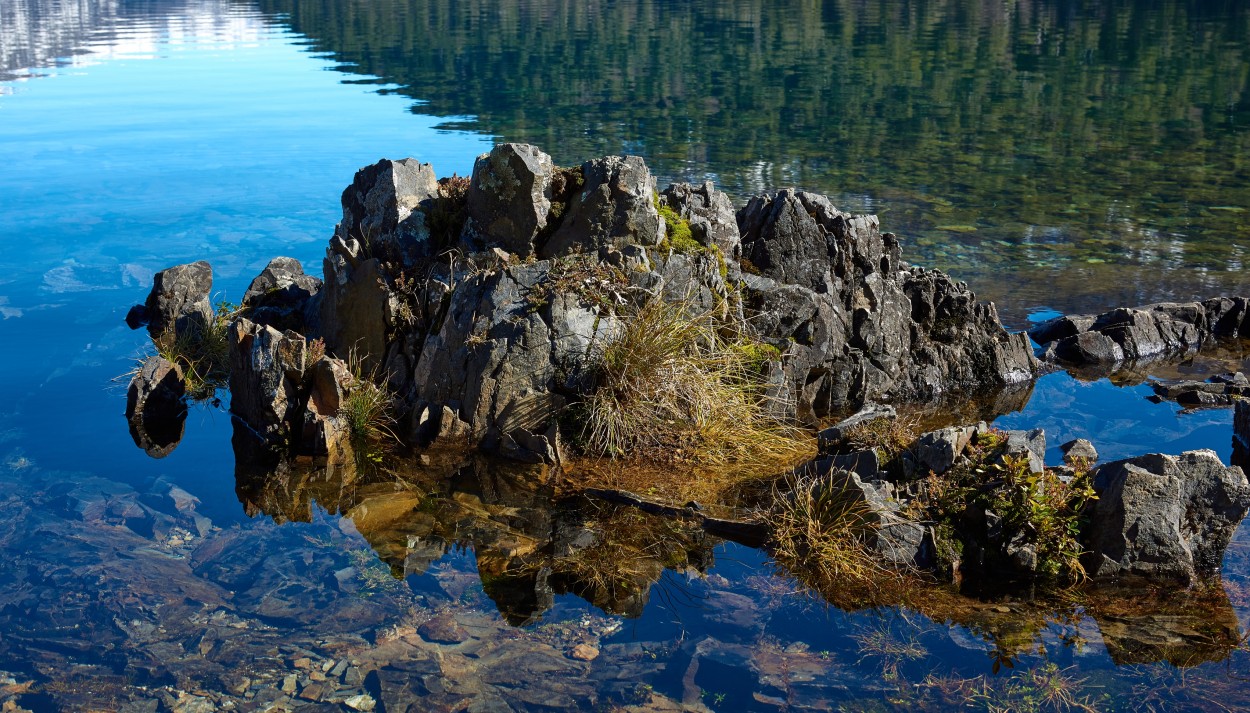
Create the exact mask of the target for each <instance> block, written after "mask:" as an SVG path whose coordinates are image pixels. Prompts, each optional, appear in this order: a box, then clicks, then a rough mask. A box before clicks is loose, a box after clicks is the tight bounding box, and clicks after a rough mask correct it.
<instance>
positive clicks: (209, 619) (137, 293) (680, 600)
mask: <svg viewBox="0 0 1250 713" xmlns="http://www.w3.org/2000/svg"><path fill="white" fill-rule="evenodd" d="M1248 82H1250V8H1247V7H1246V6H1245V5H1244V4H1243V3H1236V2H1213V3H1194V2H1175V1H1168V2H1144V1H1139V2H1128V1H1119V2H1110V3H1104V4H1101V5H1099V6H1097V7H1094V8H1089V7H1084V6H1082V5H1081V4H1079V3H1069V2H1059V1H1058V0H1046V1H1042V2H1036V1H1035V2H1006V3H1004V2H990V1H988V0H987V1H985V2H946V3H926V2H898V1H891V2H883V3H863V2H827V3H810V2H807V3H799V2H785V1H783V2H772V3H765V2H760V1H758V0H755V1H752V0H732V1H730V2H715V3H713V2H705V1H703V0H695V1H694V2H676V1H655V0H652V1H647V0H627V1H624V2H612V3H609V2H580V3H574V2H547V3H542V2H534V1H532V0H521V1H519V2H500V1H496V0H468V1H461V2H452V1H451V0H430V1H429V2H421V1H419V0H372V1H369V2H366V1H365V0H256V1H246V0H168V1H157V0H133V1H132V0H0V196H3V208H2V209H0V246H3V250H2V251H0V370H3V373H4V375H5V376H4V377H3V378H0V484H2V485H3V487H2V488H0V703H3V702H4V701H8V700H14V701H16V702H17V703H18V704H20V705H21V706H22V707H25V708H29V709H33V710H129V711H152V710H158V709H159V710H179V711H187V712H190V711H199V710H213V709H214V707H216V708H218V709H236V710H264V709H266V708H267V707H269V706H271V705H278V706H285V707H287V708H299V709H309V710H315V709H326V710H343V709H344V706H345V705H347V702H348V701H356V702H357V703H358V704H360V705H363V703H360V699H355V698H353V696H361V695H367V696H369V697H370V698H371V699H373V700H375V701H376V702H377V708H376V709H377V710H382V709H385V710H386V711H388V712H389V713H393V712H394V711H404V710H414V711H416V710H444V709H445V710H508V709H512V710H545V709H549V708H565V709H596V708H598V709H603V710H610V709H612V708H614V707H631V708H630V709H631V710H652V711H659V710H670V709H673V708H671V707H666V706H670V704H671V705H678V704H680V705H684V706H685V707H687V708H692V709H711V710H717V711H720V710H726V711H727V710H825V709H830V708H843V709H849V710H894V709H916V708H920V709H931V710H946V709H949V708H950V707H952V706H953V705H956V704H960V703H966V704H968V705H972V706H974V707H979V708H983V709H988V710H1032V709H1037V710H1051V709H1055V710H1063V709H1065V706H1067V707H1071V706H1072V705H1075V702H1080V703H1081V704H1082V705H1089V706H1091V707H1092V708H1095V709H1098V710H1190V709H1194V710H1238V709H1250V689H1248V688H1247V687H1246V686H1245V685H1244V681H1245V680H1246V676H1247V675H1250V655H1248V653H1247V651H1246V649H1245V647H1244V646H1243V645H1242V636H1243V634H1244V632H1245V630H1246V624H1247V618H1248V617H1250V546H1248V545H1250V532H1248V531H1247V527H1246V526H1244V525H1243V527H1242V530H1241V531H1240V532H1239V533H1238V535H1237V537H1236V538H1235V541H1234V543H1233V546H1232V547H1231V548H1230V549H1229V553H1228V556H1227V558H1226V561H1225V577H1224V580H1223V582H1222V583H1218V584H1216V585H1215V586H1213V587H1212V588H1210V589H1209V590H1205V591H1195V592H1185V593H1181V594H1179V595H1176V596H1170V597H1168V596H1161V597H1141V598H1135V599H1131V600H1130V599H1124V598H1117V597H1106V598H1103V599H1099V598H1097V597H1095V598H1092V599H1083V600H1081V601H1080V603H1077V604H1070V605H1066V606H1065V605H1057V604H1056V603H1055V602H1054V601H1053V600H1045V601H1032V600H1031V598H1030V597H1028V596H1022V595H1019V594H1017V595H1014V596H1012V597H1008V598H1000V599H995V600H992V601H977V600H969V599H959V598H954V597H939V596H935V597H934V601H933V602H930V603H926V604H925V605H924V606H917V605H914V604H913V606H910V607H905V606H894V607H882V608H875V609H863V610H856V609H855V608H854V607H848V608H846V609H843V608H839V607H838V606H835V605H834V604H832V603H831V602H839V603H843V604H845V603H844V602H840V600H839V598H838V596H837V593H829V592H826V593H825V594H826V595H827V596H825V597H822V596H820V595H818V594H814V593H811V592H807V591H805V590H804V589H803V587H802V583H801V581H800V580H798V579H795V578H793V577H791V576H789V575H787V574H785V573H780V572H777V571H776V569H775V568H774V567H773V566H772V565H771V564H770V563H769V562H768V558H767V555H766V553H764V552H762V551H759V550H756V549H752V548H749V547H745V546H742V545H738V544H734V543H730V542H722V541H718V540H715V539H713V538H710V537H709V536H706V535H704V534H703V533H702V532H700V531H691V530H690V529H689V528H684V527H682V526H681V525H679V524H674V523H672V522H668V521H663V520H656V519H653V518H649V517H644V516H642V515H639V514H638V513H634V512H632V511H622V510H618V509H614V508H610V507H608V506H606V505H603V504H596V503H591V502H581V501H574V502H563V503H558V504H553V502H552V500H551V494H550V492H549V491H548V490H547V489H546V488H544V487H540V486H537V485H535V484H534V483H533V481H532V479H531V478H528V477H527V474H526V473H525V472H513V471H511V470H509V469H507V468H503V467H499V466H496V465H492V464H475V463H471V464H457V467H451V466H450V465H449V466H447V467H442V466H441V465H440V464H439V463H437V462H435V463H433V464H431V465H429V466H426V467H423V468H416V469H414V470H413V472H411V473H405V474H404V477H403V478H396V477H393V476H381V475H377V474H374V475H361V474H353V473H346V474H345V473H343V472H337V473H334V472H325V471H324V470H320V471H319V470H313V469H303V470H301V469H299V468H296V469H290V470H283V471H282V472H280V473H276V474H270V473H268V472H267V471H261V472H255V471H253V470H251V469H250V468H249V467H248V465H249V464H248V462H247V459H246V458H244V457H242V456H240V457H239V458H238V459H237V461H236V452H235V450H236V449H235V448H233V447H232V443H231V438H232V429H231V423H230V419H229V417H228V415H227V414H226V413H225V412H224V411H222V410H221V409H219V408H213V407H212V406H209V405H204V406H200V407H197V408H193V409H192V411H191V413H190V416H189V419H188V423H187V425H186V434H185V437H184V439H183V441H182V442H181V443H180V444H179V446H178V447H177V449H176V450H175V451H174V452H173V453H172V454H170V455H169V456H168V457H166V458H164V459H159V460H156V459H151V458H149V457H147V456H146V455H145V454H144V453H143V451H141V450H139V449H137V448H135V447H134V445H133V443H132V442H131V439H130V436H129V434H128V432H127V426H126V423H125V419H124V418H123V417H122V411H123V409H124V382H120V383H119V382H118V381H116V377H117V376H118V375H119V374H123V373H125V372H126V371H127V370H128V369H129V368H130V366H131V364H132V363H133V359H134V357H135V355H137V354H139V353H141V351H142V350H143V349H144V345H145V342H146V335H145V334H144V333H143V332H131V331H130V330H128V329H127V328H126V327H125V325H124V324H123V322H122V319H123V317H124V315H125V312H126V310H127V308H128V307H129V306H130V305H131V304H133V303H135V302H139V301H142V299H143V297H144V296H145V295H146V293H147V291H148V289H149V287H150V284H151V276H152V274H153V272H154V271H156V270H159V269H161V268H163V267H166V266H169V265H172V264H176V263H180V262H187V261H191V260H195V259H200V258H203V259H208V260H210V261H211V262H212V264H213V267H214V271H215V275H216V282H215V290H216V291H219V292H220V293H221V295H222V296H223V297H226V298H231V299H235V300H237V299H238V298H239V296H240V295H241V294H242V291H243V289H244V288H245V287H246V285H247V283H248V282H249V281H250V280H251V278H252V277H253V276H255V274H256V273H257V272H259V270H260V269H261V268H262V267H263V266H264V264H265V263H266V262H267V261H268V260H269V258H271V257H273V256H275V255H279V254H282V255H289V256H292V257H295V258H298V259H299V260H301V261H302V262H303V263H304V264H305V265H306V266H307V267H309V269H310V271H313V272H316V270H317V266H318V265H319V264H320V258H321V256H322V254H323V251H324V245H325V242H326V240H327V239H328V237H329V235H330V233H331V231H332V230H333V226H334V224H335V222H336V220H337V219H338V217H339V215H340V210H339V207H338V197H339V193H340V192H341V190H342V189H343V187H344V186H346V185H347V183H348V182H349V181H350V179H351V176H352V173H353V172H354V171H355V169H357V168H358V167H360V166H362V165H365V164H368V163H372V162H373V161H375V160H377V159H378V158H380V157H384V156H385V157H392V158H399V157H404V156H414V157H417V158H420V159H421V160H423V161H427V162H430V163H432V164H434V166H435V168H436V169H437V170H438V171H439V172H440V174H443V175H450V174H451V173H453V172H456V173H459V174H460V175H466V174H467V173H468V172H469V171H470V169H471V167H472V164H473V159H474V157H475V156H476V155H478V154H479V153H482V152H484V151H485V150H487V149H488V148H489V146H490V145H491V144H492V143H493V142H494V141H498V140H509V141H512V140H515V141H528V142H532V143H536V144H539V145H540V146H542V147H543V148H544V149H545V150H547V151H548V152H550V153H551V154H552V155H553V156H554V157H555V159H556V160H557V162H560V163H564V164H569V163H576V162H581V161H582V160H584V159H586V158H590V157H593V156H598V155H603V154H608V153H622V152H628V153H636V154H640V155H642V156H644V157H645V158H646V160H647V162H648V164H649V165H650V166H651V167H652V170H653V171H654V172H655V173H657V174H658V175H660V176H661V179H662V180H674V179H687V180H689V179H703V178H710V179H712V180H715V181H716V182H717V183H718V184H719V185H720V186H721V187H723V188H724V189H725V190H727V191H729V192H730V193H731V194H732V195H733V196H734V197H735V198H736V199H737V200H739V201H741V200H742V198H743V197H745V196H747V195H749V194H751V193H753V192H756V191H762V190H766V189H771V188H774V187H781V186H786V185H799V186H802V187H805V188H808V189H812V190H816V191H819V192H822V193H826V194H828V195H830V196H831V197H832V198H833V199H834V202H835V204H837V205H838V206H839V207H841V208H843V209H846V210H852V211H871V212H876V213H879V214H880V216H881V220H882V224H883V227H884V228H885V229H887V230H891V231H893V232H896V233H897V234H898V235H899V236H900V238H901V239H902V242H903V247H904V256H905V258H906V259H908V260H910V261H911V262H914V263H917V264H922V265H929V266H935V267H940V268H943V269H946V270H948V271H950V272H952V273H953V274H955V275H957V276H959V277H960V278H961V279H965V280H967V281H968V282H969V284H970V285H971V286H972V287H973V289H975V290H976V291H977V292H978V294H979V295H980V296H982V297H983V298H987V299H993V300H994V301H995V302H996V303H997V304H998V305H999V309H1000V314H1001V315H1002V317H1003V318H1004V321H1006V322H1007V323H1009V324H1011V325H1013V326H1016V327H1022V326H1024V325H1026V324H1027V323H1028V321H1029V319H1030V315H1039V314H1046V313H1049V312H1051V311H1058V312H1078V311H1100V310H1103V309H1106V308H1110V307H1112V306H1117V305H1121V304H1139V303H1145V302H1150V301H1158V300H1163V299H1189V298H1196V297H1205V296H1213V295H1217V294H1247V293H1250V289H1248V288H1250V280H1247V278H1246V277H1244V276H1243V275H1244V272H1243V266H1242V262H1243V259H1244V257H1243V253H1244V252H1245V250H1246V249H1247V248H1248V247H1250V227H1247V226H1248V225H1250V223H1248V222H1247V217H1248V215H1247V214H1248V213H1250V159H1247V157H1250V96H1248V95H1247V91H1248V90H1250V87H1248V86H1247V83H1248ZM1183 368H1185V369H1188V370H1190V371H1193V372H1196V373H1202V374H1203V375H1206V373H1214V370H1216V369H1217V368H1221V369H1222V368H1224V366H1223V365H1218V366H1217V365H1209V364H1203V363H1197V364H1193V365H1189V366H1187V367H1183ZM1204 370H1206V371H1204ZM1149 393H1150V390H1149V387H1148V386H1146V385H1142V384H1138V385H1135V386H1117V385H1114V384H1112V383H1111V382H1109V381H1107V380H1102V381H1096V382H1089V383H1087V382H1081V381H1078V380H1075V379H1073V378H1071V377H1069V376H1067V375H1066V374H1052V375H1049V376H1046V377H1043V378H1042V379H1041V380H1040V381H1039V382H1038V384H1037V386H1036V388H1035V389H1034V390H1033V392H1032V395H1031V398H1030V399H1029V400H1028V402H1027V404H1026V405H1024V406H1023V408H1022V409H1021V410H1019V411H1016V412H1014V413H1011V414H1008V415H1006V416H1003V417H1002V418H1000V419H999V420H998V424H999V425H1002V426H1004V427H1026V426H1027V427H1032V426H1035V425H1036V426H1042V427H1044V428H1046V430H1047V434H1048V437H1049V441H1050V443H1051V444H1052V450H1051V453H1050V456H1051V460H1052V462H1054V461H1057V460H1058V458H1057V452H1055V449H1054V448H1053V446H1054V445H1055V444H1058V443H1062V442H1064V441H1066V440H1068V439H1070V438H1074V437H1086V438H1090V439H1091V440H1093V441H1094V442H1095V444H1097V445H1098V447H1099V449H1100V451H1101V452H1102V454H1103V456H1104V457H1105V458H1118V457H1125V456H1128V455H1134V454H1137V453H1141V452H1144V451H1162V452H1166V453H1178V452H1180V451H1181V450H1185V449H1191V448H1212V449H1215V450H1216V451H1217V452H1218V453H1219V454H1220V456H1221V457H1222V458H1224V459H1225V460H1226V461H1227V459H1228V457H1229V455H1230V450H1231V448H1230V436H1231V420H1232V419H1231V414H1230V412H1229V411H1227V410H1211V411H1200V412H1195V413H1181V412H1179V411H1178V410H1177V408H1176V407H1175V406H1172V405H1168V404H1152V403H1149V402H1147V401H1146V400H1145V396H1147V395H1149ZM583 531H585V532H591V533H598V537H599V538H600V542H601V544H602V548H601V549H603V550H604V553H605V554H604V557H603V559H604V562H602V563H601V564H602V565H603V567H601V568H600V570H596V571H587V570H586V569H585V568H584V565H585V563H584V562H582V563H579V564H576V566H575V563H572V562H570V561H568V560H567V558H565V559H561V558H560V557H559V556H558V554H559V553H558V550H559V548H560V547H561V546H562V543H567V540H568V538H574V539H575V538H576V537H577V536H578V533H580V532H583ZM604 533H617V536H616V537H615V538H613V537H608V536H607V535H605V534H604ZM626 533H627V534H626ZM533 552H549V553H552V552H554V553H555V554H554V555H552V556H551V557H548V559H547V560H544V561H545V562H546V565H545V566H544V567H543V568H537V567H536V568H535V569H534V571H532V572H525V573H520V574H518V573H517V572H515V571H512V570H509V569H508V568H507V566H506V564H507V563H508V562H509V561H512V560H514V559H515V558H517V557H523V556H525V555H527V554H529V553H533ZM609 565H610V566H609ZM578 567H582V568H581V569H579V568H578ZM604 568H606V569H607V571H606V572H605V571H603V569H604ZM579 646H583V647H586V648H582V649H579V648H578V647H579ZM591 648H593V649H595V650H597V656H594V657H593V659H592V660H589V661H587V660H582V659H585V658H591V657H590V655H589V651H590V649H591ZM700 707H702V708H700Z"/></svg>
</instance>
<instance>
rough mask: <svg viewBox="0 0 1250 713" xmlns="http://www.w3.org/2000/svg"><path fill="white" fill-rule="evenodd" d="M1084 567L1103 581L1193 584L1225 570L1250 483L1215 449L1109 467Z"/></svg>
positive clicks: (1098, 478)
mask: <svg viewBox="0 0 1250 713" xmlns="http://www.w3.org/2000/svg"><path fill="white" fill-rule="evenodd" d="M1094 487H1095V489H1096V490H1097V492H1098V500H1097V502H1096V504H1095V506H1094V509H1093V512H1092V513H1091V515H1090V523H1089V531H1088V535H1087V538H1086V539H1087V541H1088V545H1089V550H1090V552H1089V554H1088V555H1087V556H1086V557H1085V568H1086V570H1087V571H1088V572H1089V574H1090V575H1091V576H1092V577H1094V578H1096V579H1115V578H1121V577H1122V578H1133V577H1138V578H1146V579H1173V580H1178V581H1181V582H1192V581H1195V580H1198V579H1201V578H1203V577H1209V576H1212V575H1215V574H1218V573H1219V570H1220V563H1221V562H1222V560H1223V556H1224V550H1225V548H1227V546H1228V543H1229V540H1230V539H1231V538H1232V536H1233V532H1234V531H1235V530H1236V529H1237V525H1238V524H1239V523H1240V522H1241V520H1242V519H1243V518H1244V517H1245V515H1246V510H1247V508H1250V482H1247V480H1246V476H1245V474H1244V473H1243V472H1242V470H1241V468H1238V467H1236V466H1232V467H1228V466H1225V465H1224V464H1223V463H1221V462H1220V459H1219V457H1218V456H1216V454H1215V453H1214V452H1213V451H1208V450H1203V451H1189V452H1186V453H1182V454H1181V455H1180V456H1168V455H1160V454H1157V453H1156V454H1150V455H1144V456H1138V457H1137V458H1130V459H1127V460H1121V461H1115V462H1113V463H1107V464H1105V465H1102V466H1100V467H1099V468H1098V470H1097V472H1096V473H1095V477H1094Z"/></svg>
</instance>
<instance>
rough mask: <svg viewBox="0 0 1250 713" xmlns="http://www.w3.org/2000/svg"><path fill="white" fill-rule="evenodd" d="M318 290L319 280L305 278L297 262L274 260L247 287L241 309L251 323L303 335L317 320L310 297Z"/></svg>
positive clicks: (315, 310)
mask: <svg viewBox="0 0 1250 713" xmlns="http://www.w3.org/2000/svg"><path fill="white" fill-rule="evenodd" d="M320 291H321V280H320V279H318V278H316V277H313V276H312V275H305V274H304V267H303V265H300V263H299V260H296V259H294V258H289V257H276V258H274V259H272V260H270V261H269V264H268V265H266V266H265V269H264V270H262V271H261V273H260V274H259V275H257V276H256V279H254V280H252V283H251V284H250V285H248V288H247V291H246V292H244V293H243V301H242V303H241V306H242V307H243V309H244V310H245V311H246V313H247V315H248V318H249V319H251V320H252V321H253V322H256V323H258V324H264V325H268V326H270V327H274V328H277V329H290V330H293V331H296V332H300V333H301V334H304V333H308V332H309V331H310V330H309V329H308V328H309V327H310V326H315V323H316V322H317V321H318V317H319V316H318V314H317V309H316V307H317V305H316V304H314V300H313V298H315V297H316V296H317V294H318V293H319V292H320Z"/></svg>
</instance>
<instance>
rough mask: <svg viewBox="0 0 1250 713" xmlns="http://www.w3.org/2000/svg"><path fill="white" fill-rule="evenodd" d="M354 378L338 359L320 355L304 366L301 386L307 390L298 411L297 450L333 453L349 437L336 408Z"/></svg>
mask: <svg viewBox="0 0 1250 713" xmlns="http://www.w3.org/2000/svg"><path fill="white" fill-rule="evenodd" d="M355 381H356V379H355V377H354V376H353V375H352V373H351V371H349V370H348V368H347V364H345V363H344V362H343V361H342V360H341V359H334V358H331V357H322V358H321V359H320V360H318V361H317V362H316V363H315V364H312V365H311V366H309V367H308V369H307V371H306V372H305V374H304V378H303V383H302V385H301V386H302V388H306V389H307V391H308V397H307V399H306V400H305V401H304V405H303V406H304V407H303V409H302V411H301V412H300V417H301V419H302V420H301V424H300V426H301V432H300V443H299V447H300V450H301V451H302V452H303V453H305V454H307V455H318V456H319V455H327V456H328V455H333V454H335V453H336V452H338V451H339V450H340V449H341V448H342V446H343V444H344V443H345V442H346V441H347V438H348V436H349V431H348V425H347V423H346V422H345V421H344V419H343V418H341V417H340V416H339V409H340V408H342V405H343V401H344V400H345V399H346V398H347V396H348V392H349V391H350V389H351V387H352V385H353V384H354V383H355Z"/></svg>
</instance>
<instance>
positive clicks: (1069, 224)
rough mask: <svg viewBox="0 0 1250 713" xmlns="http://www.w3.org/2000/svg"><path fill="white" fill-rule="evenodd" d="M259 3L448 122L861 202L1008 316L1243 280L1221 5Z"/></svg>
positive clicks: (1237, 127)
mask: <svg viewBox="0 0 1250 713" xmlns="http://www.w3.org/2000/svg"><path fill="white" fill-rule="evenodd" d="M259 4H260V7H261V8H262V10H264V11H266V12H273V13H280V17H281V21H282V22H284V23H289V24H290V26H291V27H292V28H293V29H294V30H295V31H296V32H299V33H301V34H304V35H307V36H308V37H309V38H311V40H312V42H313V47H314V48H316V49H317V50H319V51H325V52H327V53H329V54H330V56H332V57H333V58H334V59H335V60H336V61H338V62H341V63H342V68H343V69H344V70H346V71H349V72H354V73H361V74H365V75H370V76H375V77H378V78H380V81H384V82H386V83H388V84H391V85H393V86H392V87H391V88H389V89H388V90H387V91H394V92H398V93H401V94H403V95H405V96H408V97H411V98H413V99H416V100H418V102H419V103H418V104H417V105H416V106H414V107H413V111H414V112H418V113H422V114H431V115H435V116H444V117H445V116H449V115H451V116H463V117H467V118H464V119H453V120H450V121H448V122H446V123H445V124H444V126H446V127H448V128H457V129H468V130H472V131H480V132H484V133H487V134H489V135H492V136H495V137H498V138H499V139H500V140H507V141H527V142H531V143H535V144H538V145H540V146H542V147H544V148H545V149H546V150H547V151H548V152H549V153H551V154H552V155H553V156H554V157H555V158H556V159H557V161H563V162H566V163H572V162H577V163H580V162H581V161H582V160H584V159H585V158H586V157H588V156H598V155H603V154H608V153H621V152H627V153H637V154H641V155H642V156H644V157H645V158H646V159H647V161H648V163H649V165H651V166H652V169H653V170H654V171H656V172H657V173H660V174H662V175H663V176H666V177H669V178H681V179H686V180H701V179H704V178H710V179H712V180H714V181H716V182H717V183H718V184H719V185H720V186H722V187H723V188H724V189H726V190H728V191H730V192H731V193H733V194H735V195H737V196H739V197H741V196H744V195H747V194H750V193H754V192H759V191H763V190H767V189H772V188H776V187H779V186H789V185H798V186H803V187H805V188H809V189H812V190H815V191H818V192H821V193H826V194H829V195H831V196H832V197H833V198H834V199H835V203H836V204H838V205H839V206H840V207H843V208H844V209H848V210H853V211H857V212H858V211H864V212H876V213H879V214H880V215H881V218H882V226H883V228H884V229H888V230H893V231H894V232H896V233H898V234H899V235H900V236H902V237H903V238H904V243H903V244H904V249H905V254H906V255H907V256H908V257H909V259H911V260H914V261H916V262H918V263H920V264H929V265H935V266H938V267H942V268H945V269H948V270H949V271H951V272H953V273H955V274H957V275H959V276H961V277H963V278H965V279H967V280H968V281H969V282H970V283H971V284H972V285H973V286H974V288H976V289H977V290H978V291H979V292H980V293H981V294H982V295H983V296H985V297H988V298H991V299H994V300H995V301H996V302H998V303H999V306H1000V308H1001V309H1002V311H1003V313H1004V316H1006V317H1009V318H1010V319H1012V320H1015V321H1017V322H1019V320H1020V319H1021V318H1022V317H1023V316H1024V314H1025V313H1026V312H1027V311H1028V310H1029V309H1030V308H1032V307H1036V306H1039V305H1047V306H1050V307H1053V308H1056V309H1059V310H1060V311H1075V310H1090V309H1093V310H1097V309H1099V308H1102V307H1105V306H1109V305H1113V304H1126V303H1133V302H1141V301H1149V300H1162V299H1170V298H1177V299H1186V298H1192V297H1198V296H1204V295H1211V294H1216V293H1223V292H1230V291H1239V290H1240V291H1245V288H1246V286H1247V285H1248V284H1250V283H1248V282H1247V281H1246V280H1245V278H1243V277H1242V263H1243V261H1244V260H1245V257H1244V253H1245V250H1246V249H1247V247H1250V227H1247V226H1248V223H1247V218H1248V217H1250V213H1248V211H1250V94H1248V93H1247V89H1248V87H1247V81H1248V80H1250V7H1247V6H1246V4H1245V3H1237V2H1162V3H1158V2H1125V1H1119V2H1102V3H1093V2H1091V3H1082V2H1002V1H1001V0H983V1H963V2H847V1H842V2H837V1H835V2H824V3H816V2H793V1H789V0H781V1H780V2H761V1H756V0H729V1H728V2H721V1H715V2H713V1H708V0H695V1H693V2H645V1H639V0H626V1H624V2H534V1H532V0H523V1H522V2H507V1H501V0H468V1H467V2H460V1H457V2H451V1H449V0H443V1H440V0H429V1H426V0H421V1H418V0H378V1H370V2H351V1H348V2H341V1H338V0H260V3H259ZM414 150H415V149H414ZM418 153H419V152H418ZM1056 288H1057V289H1056Z"/></svg>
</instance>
